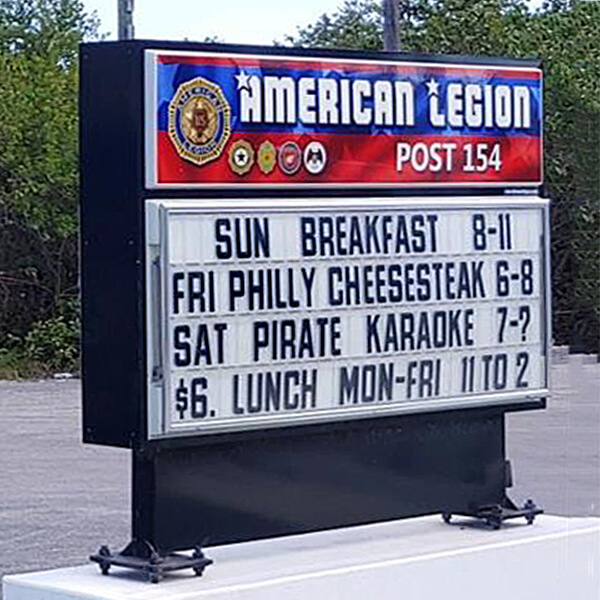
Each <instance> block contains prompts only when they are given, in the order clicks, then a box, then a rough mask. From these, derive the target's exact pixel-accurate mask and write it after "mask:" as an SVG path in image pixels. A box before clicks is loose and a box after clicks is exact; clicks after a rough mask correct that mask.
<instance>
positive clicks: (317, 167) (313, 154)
mask: <svg viewBox="0 0 600 600" xmlns="http://www.w3.org/2000/svg"><path fill="white" fill-rule="evenodd" d="M326 163H327V151H326V150H325V146H323V144H321V142H310V143H309V144H307V146H306V148H304V167H305V168H306V170H307V171H308V172H309V173H311V174H312V175H318V174H319V173H321V171H323V169H324V168H325V165H326Z"/></svg>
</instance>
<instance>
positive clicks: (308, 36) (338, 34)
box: [285, 0, 383, 50]
mask: <svg viewBox="0 0 600 600" xmlns="http://www.w3.org/2000/svg"><path fill="white" fill-rule="evenodd" d="M382 27H383V21H382V15H381V7H380V2H377V1H375V0H358V2H352V1H351V0H345V2H344V4H343V6H342V7H341V8H340V9H339V10H337V11H335V12H334V13H333V14H332V15H328V14H323V15H321V16H320V17H319V18H318V19H317V21H316V22H315V23H314V24H313V25H308V26H307V27H305V28H298V31H297V34H296V36H293V35H288V36H286V37H285V40H286V42H287V43H288V44H291V45H293V46H312V47H315V46H319V47H321V48H361V49H363V50H381V49H382V48H383V38H382V36H381V31H382Z"/></svg>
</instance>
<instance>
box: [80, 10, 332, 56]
mask: <svg viewBox="0 0 600 600" xmlns="http://www.w3.org/2000/svg"><path fill="white" fill-rule="evenodd" d="M83 4H84V6H85V9H86V11H87V12H92V11H96V12H97V14H98V17H100V32H101V33H105V34H108V36H107V39H116V32H117V0H83ZM342 4H343V0H294V1H290V0H134V26H135V37H136V38H139V39H169V40H183V39H185V38H188V39H189V40H191V41H199V40H203V39H205V38H206V37H207V36H210V37H214V36H216V37H218V38H219V40H220V41H223V42H228V43H232V44H245V43H246V44H266V45H270V44H272V43H273V42H274V41H276V40H277V41H280V42H283V41H284V36H285V35H286V34H294V33H295V32H296V28H297V26H298V25H300V26H305V25H308V24H310V23H314V22H315V21H316V20H317V18H318V17H319V16H320V15H322V14H323V13H324V12H329V13H330V12H332V11H334V10H335V9H336V8H338V7H339V6H341V5H342Z"/></svg>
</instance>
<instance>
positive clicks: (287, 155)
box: [278, 142, 302, 175]
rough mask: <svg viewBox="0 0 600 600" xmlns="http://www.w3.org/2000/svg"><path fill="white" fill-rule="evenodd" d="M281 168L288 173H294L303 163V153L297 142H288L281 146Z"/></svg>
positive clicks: (279, 157)
mask: <svg viewBox="0 0 600 600" xmlns="http://www.w3.org/2000/svg"><path fill="white" fill-rule="evenodd" d="M278 159H279V161H278V162H279V168H280V169H281V170H282V171H283V172H284V173H285V174H286V175H293V174H294V173H296V172H297V171H298V169H299V168H300V165H301V164H302V153H301V152H300V148H299V147H298V144H296V142H286V143H285V144H283V146H281V147H280V148H279V156H278Z"/></svg>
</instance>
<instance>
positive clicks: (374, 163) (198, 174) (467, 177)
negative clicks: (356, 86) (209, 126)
mask: <svg viewBox="0 0 600 600" xmlns="http://www.w3.org/2000/svg"><path fill="white" fill-rule="evenodd" d="M239 139H244V140H247V141H248V142H250V144H252V146H253V147H254V149H255V152H256V151H257V150H258V147H259V145H260V144H261V143H262V142H263V141H265V140H270V141H271V142H272V143H273V144H274V145H275V146H277V147H279V146H280V145H281V144H283V143H284V142H286V141H290V140H291V141H295V142H296V143H297V144H298V145H299V146H300V148H301V149H303V148H304V147H305V146H306V145H307V144H308V142H309V141H311V140H319V141H320V142H322V143H323V145H324V146H325V148H326V150H327V154H328V156H327V165H326V167H325V169H324V171H323V172H322V173H320V174H319V175H311V174H310V173H308V172H307V171H306V170H305V169H304V167H301V168H300V170H299V171H298V172H297V173H296V174H295V175H293V176H289V175H285V174H284V173H283V172H282V171H281V169H280V168H279V166H278V165H277V166H276V167H275V169H274V170H273V172H272V173H270V174H269V175H265V174H264V173H262V172H261V171H260V169H259V167H258V164H257V163H256V161H255V163H254V165H253V167H252V169H251V170H250V172H249V173H247V174H245V175H242V176H240V175H237V174H236V173H234V172H233V171H232V170H231V168H230V166H229V155H228V151H229V149H230V148H231V146H232V144H233V143H234V142H235V141H236V140H239ZM403 141H405V142H410V143H411V144H413V145H414V144H416V143H418V142H424V143H425V144H432V143H434V142H442V143H448V142H454V143H456V144H457V150H456V153H455V161H454V169H453V170H452V171H451V172H446V171H440V172H437V173H435V172H431V171H424V172H418V171H416V170H415V169H414V168H412V167H411V166H408V165H407V166H405V167H404V168H403V170H402V172H398V171H397V170H396V144H397V143H398V142H403ZM478 142H485V143H487V144H488V146H489V147H490V148H491V145H492V144H494V143H499V144H500V146H501V156H502V168H501V169H500V171H494V170H492V169H489V170H488V171H487V172H485V173H475V172H465V171H463V170H462V167H463V164H462V159H463V158H464V150H463V148H464V146H465V144H468V143H473V144H475V143H478ZM157 156H158V158H157V163H158V164H157V167H158V173H157V182H158V183H159V184H161V183H162V184H169V183H178V184H184V185H190V186H196V185H202V184H225V183H227V184H230V183H238V184H275V183H292V184H294V183H296V184H297V183H314V184H324V183H338V184H341V183H344V184H357V183H372V184H374V185H377V184H386V183H398V184H403V183H423V184H427V183H452V184H457V183H460V184H463V183H464V184H465V185H474V184H484V183H493V182H497V183H501V182H511V183H531V184H535V183H537V182H538V181H540V180H541V140H540V139H539V138H507V137H503V138H489V137H477V136H469V137H467V136H456V137H452V138H449V137H447V136H374V137H371V136H356V135H337V134H336V135H335V136H331V135H328V134H281V133H270V134H265V133H234V134H232V136H231V138H230V140H229V142H228V143H227V147H226V148H225V150H224V151H223V153H222V154H221V156H220V157H219V158H217V159H215V160H213V161H211V162H209V163H206V164H205V165H202V166H196V165H194V164H192V163H190V162H188V161H186V160H184V159H182V158H180V157H179V155H178V154H177V152H176V150H175V147H174V145H173V143H172V142H171V140H170V139H169V136H168V134H167V133H166V132H158V139H157Z"/></svg>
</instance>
